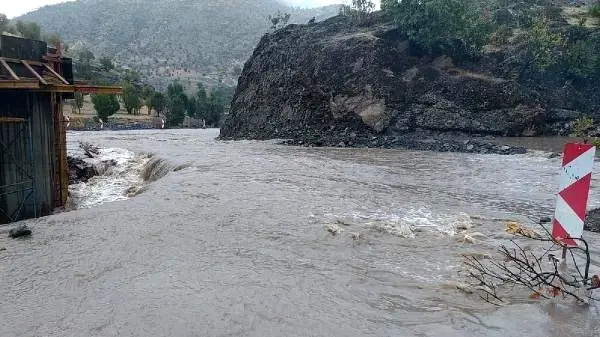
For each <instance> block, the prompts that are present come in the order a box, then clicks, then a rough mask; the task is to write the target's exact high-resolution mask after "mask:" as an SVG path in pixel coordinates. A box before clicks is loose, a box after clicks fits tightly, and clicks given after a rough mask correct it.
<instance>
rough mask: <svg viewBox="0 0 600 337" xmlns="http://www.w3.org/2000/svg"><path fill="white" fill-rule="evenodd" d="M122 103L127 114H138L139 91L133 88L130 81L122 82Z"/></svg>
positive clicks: (139, 106)
mask: <svg viewBox="0 0 600 337" xmlns="http://www.w3.org/2000/svg"><path fill="white" fill-rule="evenodd" d="M122 97H123V105H124V106H125V110H127V113H128V114H132V113H133V114H136V115H137V114H138V112H139V110H140V108H141V107H142V100H141V98H140V93H139V90H138V89H137V88H135V87H134V86H133V85H132V84H131V83H129V82H125V83H123V94H122Z"/></svg>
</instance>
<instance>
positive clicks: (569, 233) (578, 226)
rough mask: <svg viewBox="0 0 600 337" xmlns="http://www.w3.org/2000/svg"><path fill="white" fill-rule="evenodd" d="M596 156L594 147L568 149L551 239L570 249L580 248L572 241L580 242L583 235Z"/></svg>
mask: <svg viewBox="0 0 600 337" xmlns="http://www.w3.org/2000/svg"><path fill="white" fill-rule="evenodd" d="M595 154H596V147H594V146H593V145H589V144H574V143H569V144H566V145H565V149H564V152H563V162H562V169H561V171H560V176H559V178H558V185H559V188H558V191H559V192H558V195H557V197H556V211H555V213H554V220H553V221H552V236H553V237H554V239H555V240H556V241H559V242H561V243H562V244H564V245H567V246H577V242H576V241H575V240H573V239H574V238H575V239H577V238H581V235H582V234H583V222H584V220H585V214H586V210H587V202H588V196H589V192H590V183H591V182H592V169H593V167H594V156H595Z"/></svg>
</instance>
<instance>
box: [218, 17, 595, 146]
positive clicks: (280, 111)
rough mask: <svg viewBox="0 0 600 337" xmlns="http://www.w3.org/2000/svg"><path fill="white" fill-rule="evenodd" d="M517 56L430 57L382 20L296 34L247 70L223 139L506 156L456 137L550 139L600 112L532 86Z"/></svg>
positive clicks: (266, 41) (274, 41)
mask: <svg viewBox="0 0 600 337" xmlns="http://www.w3.org/2000/svg"><path fill="white" fill-rule="evenodd" d="M517 52H518V51H515V50H511V51H508V50H505V51H494V52H491V51H488V52H486V53H485V54H484V55H483V56H482V57H480V58H479V59H477V60H457V59H452V58H450V57H448V56H445V55H429V54H427V53H424V52H422V51H421V50H419V49H418V48H416V47H414V46H413V45H412V44H411V43H409V41H408V40H407V39H406V38H405V37H404V36H403V34H402V33H401V32H400V31H398V29H397V28H396V26H395V25H394V24H393V23H391V22H390V21H389V20H387V19H386V18H385V17H383V16H382V15H374V16H373V17H371V22H370V23H369V24H366V25H362V26H357V25H354V24H352V23H351V22H349V21H348V20H347V19H345V18H343V17H334V18H331V19H329V20H326V21H324V22H321V23H317V24H308V25H290V26H288V27H286V28H284V29H281V30H279V31H276V32H274V33H271V34H267V35H266V36H264V37H263V38H262V40H261V41H260V43H259V44H258V46H257V47H256V49H255V51H254V54H253V55H252V57H251V58H250V60H249V61H248V62H247V63H246V64H245V67H244V69H243V72H242V75H241V76H240V78H239V81H238V88H237V91H236V94H235V96H234V98H233V101H232V105H231V109H230V113H229V115H228V117H227V119H226V120H225V122H224V124H223V126H222V128H221V138H222V139H244V138H245V139H291V141H290V142H291V143H292V144H308V145H325V146H389V147H402V146H404V147H412V148H422V149H434V150H444V148H448V149H449V150H452V151H465V152H498V153H500V152H501V151H497V149H496V148H495V147H494V145H490V144H492V143H490V142H488V141H485V140H484V141H482V142H483V145H480V144H479V143H477V142H474V143H472V144H468V143H465V140H464V139H456V137H455V136H456V134H459V135H463V136H464V135H467V136H469V137H472V136H478V135H491V136H523V135H536V134H543V133H548V132H550V131H551V129H552V128H553V127H554V126H556V125H563V124H564V123H565V122H566V121H569V120H572V119H573V118H574V117H577V116H579V114H580V111H581V109H582V108H585V109H588V110H589V111H590V112H591V111H594V109H595V108H597V107H600V104H599V102H600V100H597V101H594V102H591V101H590V102H588V103H589V104H587V105H586V104H581V103H582V102H583V101H582V100H581V97H589V95H587V93H584V92H582V91H580V90H579V88H576V87H575V86H574V85H573V84H571V83H564V78H555V77H556V76H554V75H551V74H547V75H544V76H548V77H549V78H550V79H551V83H550V82H548V81H546V79H545V78H544V79H539V78H538V79H532V78H531V77H527V78H524V76H525V75H527V76H529V75H528V73H527V71H529V70H528V69H530V68H531V66H530V65H528V64H526V62H524V61H523V62H521V61H520V58H519V57H524V56H522V55H521V56H518V55H517V56H516V55H514V54H507V53H517ZM561 80H562V83H561V82H560V81H561ZM540 81H541V82H540ZM544 81H546V82H544ZM590 90H591V89H590ZM558 98H560V99H558ZM577 109H580V110H578V111H574V110H577ZM480 143H481V142H480ZM430 144H434V145H430ZM481 149H484V150H481ZM503 151H504V152H507V153H513V152H515V151H512V150H510V151H509V150H506V149H505V150H503ZM516 152H521V150H518V151H516Z"/></svg>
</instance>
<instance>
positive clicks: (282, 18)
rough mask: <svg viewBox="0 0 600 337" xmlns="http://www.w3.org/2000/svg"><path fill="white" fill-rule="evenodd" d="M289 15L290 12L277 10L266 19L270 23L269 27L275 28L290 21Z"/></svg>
mask: <svg viewBox="0 0 600 337" xmlns="http://www.w3.org/2000/svg"><path fill="white" fill-rule="evenodd" d="M290 17H291V14H290V13H281V12H280V11H277V14H276V15H269V17H268V20H269V22H270V23H271V29H273V30H277V29H280V28H282V27H285V26H286V25H287V23H288V21H290Z"/></svg>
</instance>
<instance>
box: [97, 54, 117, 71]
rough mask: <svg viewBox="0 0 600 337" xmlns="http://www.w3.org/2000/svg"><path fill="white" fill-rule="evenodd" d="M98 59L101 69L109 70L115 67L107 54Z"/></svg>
mask: <svg viewBox="0 0 600 337" xmlns="http://www.w3.org/2000/svg"><path fill="white" fill-rule="evenodd" d="M99 61H100V69H101V70H102V71H111V70H113V69H115V65H114V64H113V62H112V60H111V59H110V58H109V57H107V56H104V57H101V58H100V60H99Z"/></svg>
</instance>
